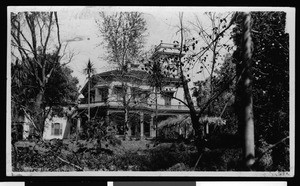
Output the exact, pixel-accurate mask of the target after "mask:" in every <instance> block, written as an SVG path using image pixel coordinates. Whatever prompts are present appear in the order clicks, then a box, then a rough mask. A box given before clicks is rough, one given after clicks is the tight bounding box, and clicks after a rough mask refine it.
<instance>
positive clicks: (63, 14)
mask: <svg viewBox="0 0 300 186" xmlns="http://www.w3.org/2000/svg"><path fill="white" fill-rule="evenodd" d="M10 9H11V10H12V11H14V10H15V11H22V10H23V11H24V10H39V11H52V10H55V11H57V12H58V19H59V24H60V34H61V39H62V42H63V43H65V44H66V43H67V44H68V47H67V49H66V53H67V54H70V53H74V54H75V55H74V57H73V59H72V62H71V63H70V64H68V66H69V68H71V69H72V70H73V74H72V75H73V76H75V77H77V78H78V80H79V86H81V87H83V86H84V84H85V82H86V75H84V73H83V69H84V68H85V65H86V63H87V62H88V60H91V62H92V63H94V65H95V68H96V72H97V73H100V72H104V71H107V70H110V69H112V65H110V64H108V63H107V62H106V60H105V54H106V52H107V51H106V50H105V48H104V47H103V44H101V43H102V38H101V36H100V35H99V30H98V27H97V24H96V20H97V19H99V17H98V12H99V11H104V12H107V13H109V12H116V11H139V12H142V13H143V16H144V19H145V20H146V23H147V31H146V34H147V37H146V43H145V49H144V50H145V51H147V50H150V49H151V47H152V48H153V47H154V45H158V44H159V43H160V42H161V41H162V42H164V43H172V42H173V41H174V40H179V33H178V32H177V31H178V27H177V25H178V23H179V18H178V14H179V12H183V13H184V23H185V24H186V25H190V24H189V22H193V21H195V15H198V17H199V18H200V21H201V22H202V24H203V25H204V26H205V25H208V24H209V21H208V20H207V17H206V16H204V12H207V11H217V12H223V13H224V12H228V11H237V10H238V11H241V10H243V9H245V10H246V11H247V10H248V9H247V8H240V7H234V8H228V7H226V8H224V7H117V6H115V7H110V6H106V7H87V6H86V7H77V6H74V7H51V6H50V7H47V6H44V7H10ZM265 9H267V10H268V8H263V7H259V8H255V10H265ZM273 9H274V8H272V10H273ZM279 10H282V8H281V9H280V8H279ZM287 28H289V27H287ZM196 68H197V67H196ZM192 78H194V79H196V80H197V79H199V78H200V77H198V76H196V73H194V72H193V73H192Z"/></svg>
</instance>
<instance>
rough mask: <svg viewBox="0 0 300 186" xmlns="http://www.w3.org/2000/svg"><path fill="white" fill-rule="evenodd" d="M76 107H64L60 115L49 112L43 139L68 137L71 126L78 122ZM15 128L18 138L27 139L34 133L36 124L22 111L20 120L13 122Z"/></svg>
mask: <svg viewBox="0 0 300 186" xmlns="http://www.w3.org/2000/svg"><path fill="white" fill-rule="evenodd" d="M76 114H77V113H76V111H75V108H72V107H68V108H63V111H62V113H61V114H60V116H58V115H53V114H51V113H49V115H48V117H47V118H46V120H45V124H44V130H43V139H44V140H51V139H68V138H69V137H70V134H71V126H72V125H75V124H76V121H77V118H76ZM13 129H14V130H16V131H17V132H16V134H17V137H16V138H17V139H18V140H27V139H29V138H30V137H31V135H33V134H34V130H35V129H34V125H33V123H32V119H31V118H30V116H29V115H28V114H25V113H24V112H22V113H21V114H20V116H18V120H17V121H16V122H13Z"/></svg>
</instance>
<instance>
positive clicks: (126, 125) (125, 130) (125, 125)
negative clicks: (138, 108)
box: [124, 107, 131, 137]
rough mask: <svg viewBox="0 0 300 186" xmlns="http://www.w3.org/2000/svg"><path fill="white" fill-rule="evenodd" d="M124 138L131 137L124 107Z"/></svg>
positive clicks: (126, 110)
mask: <svg viewBox="0 0 300 186" xmlns="http://www.w3.org/2000/svg"><path fill="white" fill-rule="evenodd" d="M124 128H125V129H124V137H126V135H127V136H128V137H129V136H131V128H130V126H129V122H128V108H126V107H125V109H124Z"/></svg>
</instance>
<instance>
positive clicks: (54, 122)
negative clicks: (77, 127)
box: [43, 116, 68, 140]
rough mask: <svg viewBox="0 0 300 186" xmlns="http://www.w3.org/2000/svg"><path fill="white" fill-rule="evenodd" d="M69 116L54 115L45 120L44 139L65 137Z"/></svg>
mask: <svg viewBox="0 0 300 186" xmlns="http://www.w3.org/2000/svg"><path fill="white" fill-rule="evenodd" d="M67 121H68V120H67V117H56V116H54V117H52V118H47V119H46V121H45V127H44V134H43V139H46V140H50V139H54V138H56V139H63V137H64V133H65V130H66V127H67V124H68V123H67Z"/></svg>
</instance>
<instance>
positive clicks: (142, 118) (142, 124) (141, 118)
mask: <svg viewBox="0 0 300 186" xmlns="http://www.w3.org/2000/svg"><path fill="white" fill-rule="evenodd" d="M140 128H141V138H143V137H144V112H140Z"/></svg>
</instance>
